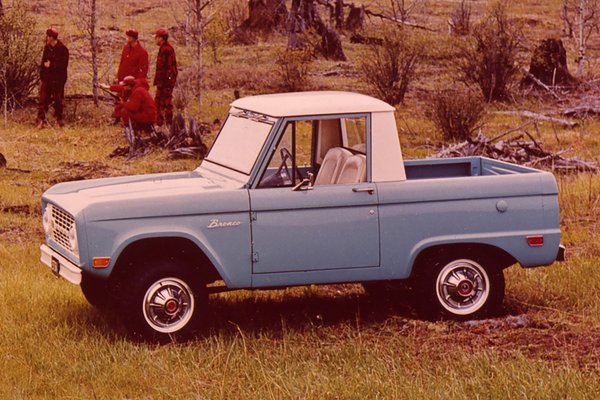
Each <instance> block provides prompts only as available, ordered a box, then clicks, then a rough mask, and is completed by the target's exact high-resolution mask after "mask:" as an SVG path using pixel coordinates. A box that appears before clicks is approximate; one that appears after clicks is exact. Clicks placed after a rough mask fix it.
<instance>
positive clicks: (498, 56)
mask: <svg viewBox="0 0 600 400" xmlns="http://www.w3.org/2000/svg"><path fill="white" fill-rule="evenodd" d="M520 41H521V33H520V30H519V28H518V27H517V26H516V24H515V23H513V21H511V20H510V19H509V17H508V13H507V11H506V6H505V4H504V3H502V2H496V3H494V4H493V5H492V7H491V9H490V11H489V12H488V14H487V15H485V16H484V17H483V19H482V21H481V22H479V23H478V24H477V25H476V26H475V28H474V30H473V33H472V37H471V40H470V41H468V42H467V44H466V45H465V46H463V47H462V49H461V53H462V57H461V58H460V63H459V68H460V69H461V71H462V73H463V75H464V79H465V81H466V82H467V83H475V84H476V85H478V86H479V88H480V90H481V93H482V95H483V97H484V98H485V99H486V100H487V101H494V100H507V99H508V96H509V89H510V86H511V85H512V83H514V81H515V77H516V75H517V72H518V65H517V52H518V48H519V45H520Z"/></svg>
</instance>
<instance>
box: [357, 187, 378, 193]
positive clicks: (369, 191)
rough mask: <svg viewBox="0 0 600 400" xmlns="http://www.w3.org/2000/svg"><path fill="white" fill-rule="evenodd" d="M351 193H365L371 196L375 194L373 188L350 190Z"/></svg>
mask: <svg viewBox="0 0 600 400" xmlns="http://www.w3.org/2000/svg"><path fill="white" fill-rule="evenodd" d="M352 191H353V192H354V193H361V192H367V193H369V194H373V193H375V188H373V187H364V188H362V187H361V188H352Z"/></svg>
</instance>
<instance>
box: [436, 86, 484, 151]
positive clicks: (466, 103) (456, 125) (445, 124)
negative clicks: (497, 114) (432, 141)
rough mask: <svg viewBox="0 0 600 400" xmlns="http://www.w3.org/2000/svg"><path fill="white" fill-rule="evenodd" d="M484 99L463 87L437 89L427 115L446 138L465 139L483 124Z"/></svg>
mask: <svg viewBox="0 0 600 400" xmlns="http://www.w3.org/2000/svg"><path fill="white" fill-rule="evenodd" d="M485 113H486V109H485V100H484V99H483V98H482V97H481V96H480V95H479V94H478V93H476V92H474V91H472V90H465V89H457V88H452V89H444V90H437V91H436V92H435V94H434V96H433V99H432V101H431V103H430V105H429V110H427V116H428V117H429V119H430V120H431V121H432V122H433V124H434V125H435V126H436V128H438V129H439V130H440V131H441V132H442V133H443V135H444V139H446V140H466V139H467V138H469V137H471V135H472V134H473V133H474V132H475V131H476V130H477V129H479V128H481V127H482V126H483V118H484V116H485Z"/></svg>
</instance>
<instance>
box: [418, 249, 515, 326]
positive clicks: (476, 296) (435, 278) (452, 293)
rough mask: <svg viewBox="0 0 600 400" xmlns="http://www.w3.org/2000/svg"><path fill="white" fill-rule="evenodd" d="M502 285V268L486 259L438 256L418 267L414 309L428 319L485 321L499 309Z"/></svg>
mask: <svg viewBox="0 0 600 400" xmlns="http://www.w3.org/2000/svg"><path fill="white" fill-rule="evenodd" d="M504 285H505V284H504V273H503V271H502V268H499V267H497V266H496V265H495V264H494V263H493V261H492V260H491V258H489V257H484V256H481V255H466V256H465V255H459V254H456V253H452V254H439V255H437V256H435V257H430V258H428V260H426V261H425V262H423V263H422V264H421V265H419V270H418V273H417V280H416V283H415V289H416V292H417V299H416V300H417V305H416V306H417V309H418V311H419V313H420V314H421V315H422V316H423V317H424V318H427V319H439V318H442V319H453V320H469V319H480V318H487V317H491V316H494V315H496V314H497V313H498V312H499V311H500V310H501V308H502V301H503V299H504Z"/></svg>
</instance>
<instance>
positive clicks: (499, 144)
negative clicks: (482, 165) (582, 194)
mask: <svg viewBox="0 0 600 400" xmlns="http://www.w3.org/2000/svg"><path fill="white" fill-rule="evenodd" d="M528 136H529V140H526V139H525V135H524V134H516V135H515V136H513V137H509V138H506V136H505V135H500V136H496V137H494V138H488V137H487V136H485V135H484V134H482V133H479V135H477V136H476V137H475V138H469V139H467V140H466V141H464V142H461V143H458V144H455V145H452V146H449V147H442V149H441V150H440V151H439V152H438V153H436V154H435V155H434V156H435V157H438V158H449V157H469V156H484V157H489V158H493V159H495V160H500V161H507V162H511V163H515V164H520V165H525V166H529V167H535V168H543V169H548V170H551V171H556V172H584V171H591V172H598V164H597V163H596V162H593V161H585V160H582V159H580V158H578V157H571V158H564V157H563V156H562V155H563V154H565V153H567V152H569V151H570V149H567V150H561V151H559V152H557V153H552V152H549V151H546V150H544V149H543V148H542V146H541V145H540V143H539V142H538V141H536V140H535V139H533V138H532V137H531V136H530V135H528ZM501 138H502V139H501Z"/></svg>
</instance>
